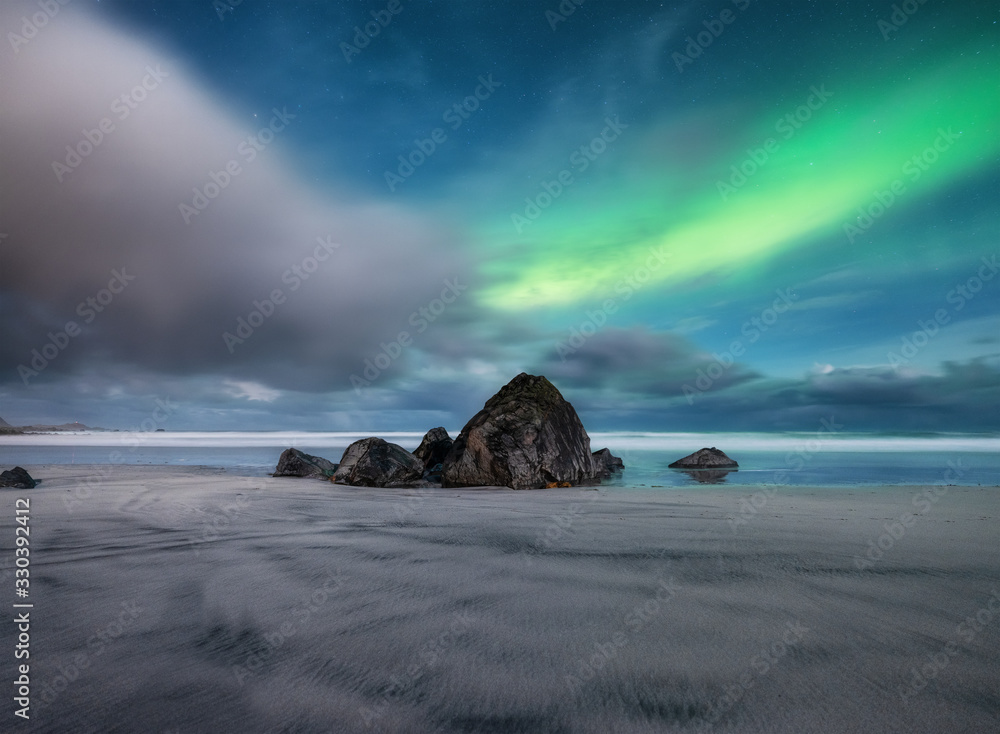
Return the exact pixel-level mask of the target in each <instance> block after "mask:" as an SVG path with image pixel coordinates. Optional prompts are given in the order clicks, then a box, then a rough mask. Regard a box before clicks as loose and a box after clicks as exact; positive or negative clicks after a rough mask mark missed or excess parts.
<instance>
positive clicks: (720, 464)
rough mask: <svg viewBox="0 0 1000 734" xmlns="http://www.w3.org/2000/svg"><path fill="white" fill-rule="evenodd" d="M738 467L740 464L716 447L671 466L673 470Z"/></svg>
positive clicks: (687, 457) (702, 450)
mask: <svg viewBox="0 0 1000 734" xmlns="http://www.w3.org/2000/svg"><path fill="white" fill-rule="evenodd" d="M737 467H739V464H737V463H736V462H735V461H733V460H732V459H730V458H729V457H728V456H726V455H725V453H723V452H722V451H719V450H718V449H717V448H715V446H713V447H712V448H710V449H700V450H698V451H695V452H694V453H693V454H689V455H688V456H685V457H684V458H683V459H678V460H677V461H675V462H674V463H673V464H670V465H669V468H671V469H735V468H737Z"/></svg>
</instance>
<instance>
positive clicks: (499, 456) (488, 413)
mask: <svg viewBox="0 0 1000 734" xmlns="http://www.w3.org/2000/svg"><path fill="white" fill-rule="evenodd" d="M602 471H603V468H602V467H599V466H598V465H597V463H596V462H595V461H594V458H593V456H592V455H591V451H590V437H589V436H588V435H587V432H586V431H585V430H584V428H583V424H582V423H581V422H580V418H579V416H577V414H576V411H575V410H574V409H573V406H572V405H570V404H569V403H568V402H567V401H566V399H565V398H563V396H562V395H561V394H560V393H559V391H558V390H557V389H556V388H555V386H554V385H553V384H552V383H551V382H549V381H548V380H546V379H545V378H544V377H536V376H534V375H528V374H525V373H523V372H522V373H521V374H519V375H518V376H517V377H515V378H514V379H513V380H511V381H510V382H509V383H507V385H505V386H504V387H503V388H501V390H500V392H498V393H497V394H496V395H494V396H493V397H492V398H490V399H489V400H488V401H486V405H485V406H484V407H483V409H482V410H481V411H479V412H478V413H477V414H476V415H475V416H473V418H472V420H470V421H469V422H468V423H466V424H465V428H463V429H462V432H461V433H460V434H459V435H458V438H456V439H455V444H454V445H453V446H452V448H451V451H450V452H448V456H447V457H446V458H445V460H444V465H443V468H442V473H441V484H442V485H443V486H445V487H473V486H496V487H510V488H512V489H533V488H539V487H545V486H548V485H551V484H563V483H566V482H568V483H570V484H583V483H586V482H596V481H598V480H599V479H600V476H601V474H602Z"/></svg>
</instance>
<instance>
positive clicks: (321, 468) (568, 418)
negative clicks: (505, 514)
mask: <svg viewBox="0 0 1000 734" xmlns="http://www.w3.org/2000/svg"><path fill="white" fill-rule="evenodd" d="M290 452H291V453H290ZM283 465H284V466H283ZM330 467H332V468H333V469H334V470H335V471H331V469H330ZM622 468H624V464H623V463H622V460H621V459H619V458H618V457H617V456H614V455H612V453H611V452H610V451H609V450H608V449H601V450H600V451H594V452H591V450H590V437H589V436H588V435H587V432H586V431H585V430H584V428H583V424H582V423H581V422H580V417H579V416H578V415H577V414H576V411H575V410H574V409H573V406H572V405H570V404H569V402H568V401H567V400H566V399H565V398H563V396H562V394H561V393H560V392H559V390H557V389H556V387H555V386H554V385H553V384H552V383H551V382H549V381H548V380H547V379H545V378H544V377H536V376H534V375H528V374H525V373H523V372H522V373H521V374H520V375H518V376H517V377H515V378H514V379H513V380H511V381H510V382H509V383H508V384H507V385H505V386H504V387H503V388H501V390H500V392H498V393H497V394H496V395H494V396H493V397H492V398H490V399H489V400H488V401H486V405H485V406H483V409H482V410H481V411H479V412H478V413H477V414H476V415H475V416H473V417H472V419H471V420H470V421H469V422H468V423H466V424H465V427H464V428H463V429H462V431H461V433H459V435H458V438H456V439H455V440H454V441H452V439H451V437H450V436H449V435H448V432H447V431H446V430H445V429H444V428H441V427H439V428H432V429H431V430H430V431H428V432H427V434H426V435H425V436H424V438H423V440H422V441H421V442H420V446H418V447H417V449H416V450H415V451H414V452H413V453H410V452H409V451H407V450H406V449H404V448H403V447H402V446H398V445H397V444H394V443H389V442H387V441H384V440H382V439H381V438H375V437H372V438H365V439H362V440H360V441H355V442H354V443H352V444H351V445H350V446H348V447H347V450H346V451H344V455H343V457H342V458H341V460H340V464H339V465H333V464H330V462H328V461H326V460H325V459H321V458H319V457H316V456H309V455H308V454H303V453H302V452H300V451H297V450H296V449H288V450H287V451H285V453H283V454H282V455H281V460H280V461H279V463H278V469H277V470H276V471H275V476H320V477H323V476H325V477H329V478H331V480H332V481H334V482H337V483H338V484H350V485H354V486H361V487H415V486H434V485H436V484H438V483H440V485H441V486H443V487H474V486H488V487H510V488H512V489H535V488H542V487H559V486H573V485H579V484H588V483H597V482H599V481H600V480H601V479H604V478H606V477H609V476H611V474H612V473H613V472H615V471H619V470H621V469H622Z"/></svg>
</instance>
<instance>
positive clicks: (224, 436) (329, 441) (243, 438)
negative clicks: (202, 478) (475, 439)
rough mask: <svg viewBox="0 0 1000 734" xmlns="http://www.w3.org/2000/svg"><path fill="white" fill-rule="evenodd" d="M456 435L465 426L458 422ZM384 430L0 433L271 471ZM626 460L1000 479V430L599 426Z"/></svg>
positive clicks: (2, 451) (773, 476) (26, 456)
mask: <svg viewBox="0 0 1000 734" xmlns="http://www.w3.org/2000/svg"><path fill="white" fill-rule="evenodd" d="M450 433H451V435H452V436H455V435H457V433H458V431H457V430H450ZM369 435H378V436H381V437H383V438H385V439H386V440H388V441H392V442H394V443H398V444H400V445H402V446H403V447H404V448H407V449H410V450H413V449H415V448H416V447H417V445H418V444H419V443H420V439H421V438H422V435H423V434H422V433H419V432H373V433H343V432H331V433H304V432H155V433H146V432H137V433H133V432H128V433H119V432H84V433H73V434H36V435H29V436H0V466H2V467H4V468H7V467H8V465H23V466H25V467H27V468H29V470H30V466H31V465H39V464H111V465H115V464H121V465H163V466H211V467H218V468H222V469H225V470H227V471H231V472H234V473H249V474H251V475H258V474H259V475H263V474H266V473H268V472H271V471H273V470H274V467H275V464H276V463H277V461H278V457H279V456H280V454H281V452H282V451H283V450H285V449H286V448H289V447H291V446H294V447H295V448H297V449H300V450H302V451H306V452H308V453H311V454H316V455H318V456H323V457H325V458H327V459H329V460H331V461H333V462H337V461H339V460H340V457H341V455H342V453H343V451H344V449H345V448H346V447H347V446H348V445H349V444H350V443H351V442H353V441H355V440H357V439H359V438H364V437H366V436H369ZM590 436H591V446H592V448H594V449H595V450H596V449H599V448H602V447H605V446H607V447H608V448H610V449H611V451H612V452H613V453H614V454H616V455H617V456H620V457H622V459H623V460H624V462H625V471H624V472H622V473H620V474H618V475H616V476H615V477H613V478H612V479H610V480H607V481H606V482H605V483H604V484H605V485H606V486H609V487H616V486H617V487H648V488H661V487H679V486H692V485H698V484H738V485H769V484H779V485H788V486H831V487H833V486H848V487H852V486H865V485H885V484H888V485H916V484H952V485H966V486H975V485H990V486H995V485H998V484H1000V437H998V436H983V435H956V434H942V435H933V436H887V435H868V434H848V433H829V434H824V433H822V432H821V433H775V434H765V433H717V434H696V433H649V432H635V433H626V432H616V433H592V434H590ZM706 446H715V447H718V448H720V449H722V450H723V451H725V452H726V453H727V454H728V455H729V456H730V457H731V458H733V459H734V460H736V461H737V462H738V463H739V470H737V471H730V472H727V471H715V472H684V471H679V470H675V469H670V468H669V467H668V465H669V464H670V463H672V462H674V461H676V460H677V459H679V458H681V457H683V456H686V455H687V454H689V453H691V452H693V451H697V450H698V449H700V448H703V447H706Z"/></svg>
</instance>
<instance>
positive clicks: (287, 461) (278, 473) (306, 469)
mask: <svg viewBox="0 0 1000 734" xmlns="http://www.w3.org/2000/svg"><path fill="white" fill-rule="evenodd" d="M336 471H337V465H336V464H334V463H332V462H330V461H327V460H326V459H324V458H323V457H321V456H313V455H311V454H307V453H305V452H304V451H299V450H298V449H285V450H284V451H282V452H281V456H280V457H279V458H278V466H277V467H275V469H274V474H272V476H275V477H319V478H321V479H326V478H328V477H332V476H333V474H334V472H336Z"/></svg>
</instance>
